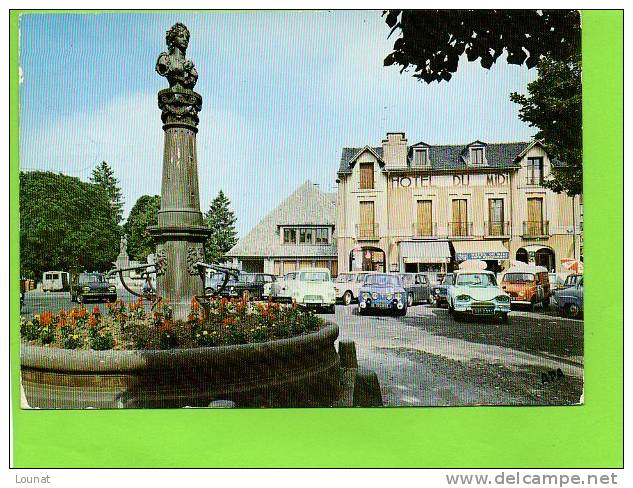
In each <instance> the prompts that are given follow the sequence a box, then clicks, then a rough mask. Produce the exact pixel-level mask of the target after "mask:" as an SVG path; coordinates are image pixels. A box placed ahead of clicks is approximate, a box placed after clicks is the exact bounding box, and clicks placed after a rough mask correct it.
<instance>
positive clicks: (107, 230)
mask: <svg viewBox="0 0 633 488" xmlns="http://www.w3.org/2000/svg"><path fill="white" fill-rule="evenodd" d="M119 237H120V230H119V228H118V226H117V225H116V223H115V222H114V221H113V220H112V211H111V207H110V202H109V199H108V195H107V194H106V192H105V191H104V190H103V188H102V187H101V186H99V185H94V184H92V183H86V182H83V181H81V180H79V178H75V177H71V176H66V175H62V174H54V173H51V172H43V171H33V172H26V173H25V172H22V173H20V271H21V274H22V275H23V276H27V277H29V278H34V279H39V278H40V277H41V276H42V272H44V271H48V270H64V271H81V270H90V271H92V270H94V271H107V270H110V269H112V268H113V264H112V263H113V261H114V260H115V259H116V256H117V251H118V242H119Z"/></svg>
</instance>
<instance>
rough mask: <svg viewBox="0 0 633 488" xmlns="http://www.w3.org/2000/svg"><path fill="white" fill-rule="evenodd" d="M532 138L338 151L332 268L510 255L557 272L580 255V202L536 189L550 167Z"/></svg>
mask: <svg viewBox="0 0 633 488" xmlns="http://www.w3.org/2000/svg"><path fill="white" fill-rule="evenodd" d="M561 165H562V163H561V162H559V161H556V160H553V159H550V158H549V157H548V155H547V153H546V152H545V150H544V148H543V146H542V144H541V143H539V142H538V141H532V142H512V143H487V142H484V141H474V142H472V143H470V144H465V145H429V144H426V143H424V142H418V143H416V144H412V145H409V144H408V141H407V139H406V136H405V134H404V133H400V132H396V133H388V134H387V136H386V138H385V139H384V140H383V141H382V145H381V146H378V147H376V146H370V145H368V146H365V147H355V148H343V151H342V156H341V161H340V166H339V170H338V179H337V183H338V194H337V202H336V236H337V237H336V239H337V251H338V270H339V272H340V271H345V270H378V271H429V272H446V271H451V270H452V269H453V268H454V267H455V266H456V265H458V264H459V263H460V262H461V261H464V260H467V259H479V260H483V261H486V263H487V266H488V269H491V270H493V271H499V270H501V269H504V268H506V267H508V266H509V263H510V261H511V260H517V261H523V262H530V263H534V264H537V265H541V266H545V267H547V268H548V269H549V270H550V271H552V272H560V271H563V268H562V265H561V259H563V258H575V259H582V256H581V250H582V206H581V205H582V202H581V200H580V198H578V197H576V198H572V197H569V196H567V195H565V194H557V193H554V192H552V191H551V190H549V189H547V188H545V187H544V186H543V182H544V181H545V180H546V179H547V178H548V176H549V174H550V171H551V168H552V167H553V166H554V167H555V166H561Z"/></svg>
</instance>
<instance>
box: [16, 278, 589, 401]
mask: <svg viewBox="0 0 633 488" xmlns="http://www.w3.org/2000/svg"><path fill="white" fill-rule="evenodd" d="M118 293H119V297H120V298H122V299H123V300H124V301H126V302H129V301H133V300H134V297H132V296H131V295H130V294H129V293H127V292H125V291H124V290H119V291H118ZM73 305H75V304H73V303H71V301H70V295H69V294H68V293H42V292H39V291H32V292H28V293H27V294H26V299H25V304H24V307H23V309H22V313H23V315H31V314H32V313H36V312H38V311H42V310H52V311H57V310H59V309H60V308H62V307H63V308H64V309H66V310H67V309H69V308H71V307H72V306H73ZM323 317H324V318H326V319H328V320H334V321H336V322H337V323H338V325H339V327H340V331H341V332H340V337H341V338H343V339H351V340H353V341H355V342H356V350H357V355H358V360H359V363H360V365H361V366H365V367H368V368H371V369H373V370H374V371H376V373H377V374H378V378H379V380H380V384H381V389H382V395H383V400H384V402H385V404H386V405H389V406H398V405H480V404H521V405H525V404H537V405H539V404H549V405H551V404H569V403H576V402H578V401H579V398H580V396H581V394H582V375H583V339H582V337H583V322H582V321H579V320H570V319H564V318H561V317H558V316H556V314H555V313H554V312H553V311H548V312H547V313H546V314H544V313H543V312H542V311H540V310H536V311H535V312H527V311H513V312H512V313H511V314H510V322H509V323H508V324H502V323H500V322H499V321H495V320H483V319H482V320H478V321H476V322H466V321H465V322H457V321H455V320H453V319H452V318H451V317H449V315H448V312H447V310H446V309H444V308H436V307H434V306H429V305H417V306H415V307H412V308H410V309H409V311H408V313H407V316H406V317H390V316H384V315H383V316H369V317H366V316H363V317H361V316H359V315H357V314H356V306H354V305H351V306H348V307H345V306H343V305H338V306H337V307H336V315H334V316H332V315H323ZM558 368H560V369H561V370H562V371H563V373H564V375H565V377H564V378H562V379H560V378H557V379H555V380H553V381H550V382H548V383H545V384H543V382H542V373H547V372H549V371H552V370H553V371H555V370H556V369H558Z"/></svg>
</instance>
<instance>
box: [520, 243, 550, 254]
mask: <svg viewBox="0 0 633 488" xmlns="http://www.w3.org/2000/svg"><path fill="white" fill-rule="evenodd" d="M523 249H525V250H526V251H527V252H536V251H540V250H541V249H549V247H547V246H542V245H540V244H530V245H528V246H523Z"/></svg>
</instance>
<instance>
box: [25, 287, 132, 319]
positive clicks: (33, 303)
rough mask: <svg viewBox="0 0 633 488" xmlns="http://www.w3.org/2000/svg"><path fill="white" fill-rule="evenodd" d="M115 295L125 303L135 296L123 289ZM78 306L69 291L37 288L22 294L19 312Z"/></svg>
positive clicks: (103, 305) (101, 304)
mask: <svg viewBox="0 0 633 488" xmlns="http://www.w3.org/2000/svg"><path fill="white" fill-rule="evenodd" d="M117 295H118V297H119V298H121V299H122V300H123V301H125V302H126V303H129V302H133V301H134V300H136V297H134V296H132V294H131V293H128V292H127V291H125V290H122V289H117ZM95 304H96V303H93V302H89V303H87V304H86V307H88V306H90V307H93V306H94V305H95ZM98 305H99V307H101V308H102V309H104V308H105V302H99V303H98ZM76 306H78V304H77V303H73V302H71V301H70V293H69V292H43V291H39V290H32V291H29V292H27V293H26V295H25V296H24V306H23V307H22V310H21V314H22V315H23V316H25V317H30V316H31V315H33V314H35V313H40V312H43V311H44V310H50V311H51V312H55V313H57V312H58V311H59V310H60V309H62V308H63V309H64V310H68V309H70V308H72V307H76Z"/></svg>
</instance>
